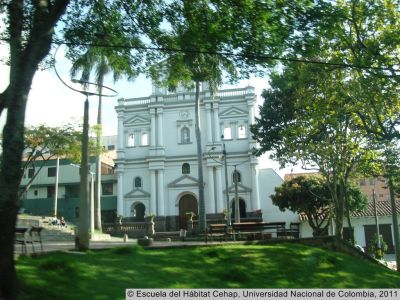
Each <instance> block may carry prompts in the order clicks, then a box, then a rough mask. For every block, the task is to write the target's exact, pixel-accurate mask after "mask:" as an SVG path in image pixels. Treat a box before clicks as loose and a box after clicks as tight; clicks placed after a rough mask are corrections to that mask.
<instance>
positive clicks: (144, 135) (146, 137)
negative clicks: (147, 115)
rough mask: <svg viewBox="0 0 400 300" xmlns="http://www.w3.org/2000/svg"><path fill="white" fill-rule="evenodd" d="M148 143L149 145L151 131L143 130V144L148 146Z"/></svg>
mask: <svg viewBox="0 0 400 300" xmlns="http://www.w3.org/2000/svg"><path fill="white" fill-rule="evenodd" d="M148 145H149V133H148V132H143V133H142V146H148Z"/></svg>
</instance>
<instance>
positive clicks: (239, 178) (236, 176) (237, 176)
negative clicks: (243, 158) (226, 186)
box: [232, 170, 242, 183]
mask: <svg viewBox="0 0 400 300" xmlns="http://www.w3.org/2000/svg"><path fill="white" fill-rule="evenodd" d="M236 179H237V182H238V183H239V182H242V175H241V174H240V172H239V171H237V170H236V171H234V172H233V173H232V182H233V183H235V182H236Z"/></svg>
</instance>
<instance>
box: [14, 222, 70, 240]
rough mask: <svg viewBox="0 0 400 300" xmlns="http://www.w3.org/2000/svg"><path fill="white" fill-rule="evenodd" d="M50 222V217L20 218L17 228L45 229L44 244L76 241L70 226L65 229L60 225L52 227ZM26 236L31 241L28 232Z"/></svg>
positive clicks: (43, 231)
mask: <svg viewBox="0 0 400 300" xmlns="http://www.w3.org/2000/svg"><path fill="white" fill-rule="evenodd" d="M48 220H50V217H47V218H42V217H36V216H18V221H17V227H27V228H30V227H32V226H40V227H43V229H42V232H41V236H42V241H43V242H59V241H74V240H75V233H74V229H73V228H71V227H70V226H67V227H63V226H58V225H51V224H50V223H49V222H48ZM28 231H29V229H28ZM26 235H27V236H26V238H27V239H28V240H29V233H28V232H27V233H26Z"/></svg>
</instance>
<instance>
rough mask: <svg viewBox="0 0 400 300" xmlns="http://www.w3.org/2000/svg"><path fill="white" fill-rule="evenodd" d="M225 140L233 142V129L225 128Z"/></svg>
mask: <svg viewBox="0 0 400 300" xmlns="http://www.w3.org/2000/svg"><path fill="white" fill-rule="evenodd" d="M224 139H225V140H231V139H232V129H231V127H225V128H224Z"/></svg>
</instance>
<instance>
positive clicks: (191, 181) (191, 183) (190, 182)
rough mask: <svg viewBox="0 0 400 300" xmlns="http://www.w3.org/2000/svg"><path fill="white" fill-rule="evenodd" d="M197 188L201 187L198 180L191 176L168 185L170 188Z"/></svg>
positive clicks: (183, 177)
mask: <svg viewBox="0 0 400 300" xmlns="http://www.w3.org/2000/svg"><path fill="white" fill-rule="evenodd" d="M197 186H199V181H198V180H197V179H196V178H194V177H192V176H189V175H183V176H181V177H179V178H178V179H175V180H174V181H172V182H170V183H169V184H168V187H197Z"/></svg>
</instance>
